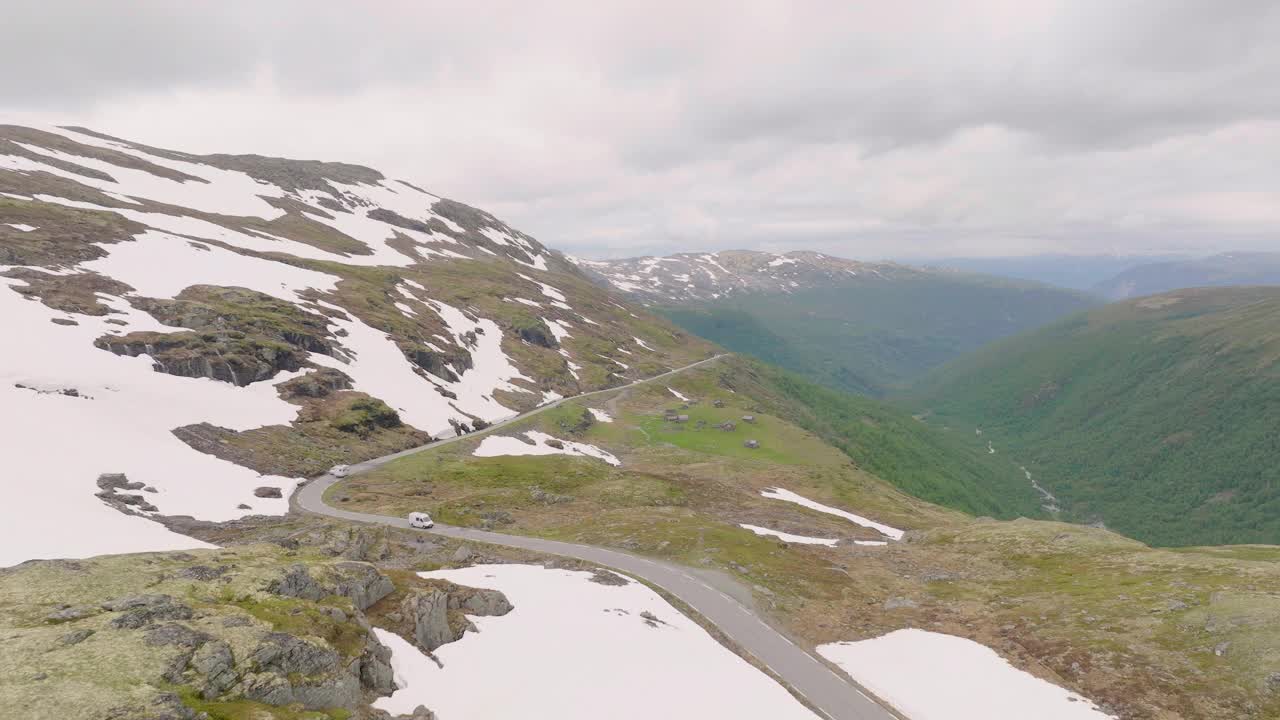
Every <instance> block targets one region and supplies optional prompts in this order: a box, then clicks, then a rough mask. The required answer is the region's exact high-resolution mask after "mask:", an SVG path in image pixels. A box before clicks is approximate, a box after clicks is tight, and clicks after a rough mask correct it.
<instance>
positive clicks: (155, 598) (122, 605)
mask: <svg viewBox="0 0 1280 720" xmlns="http://www.w3.org/2000/svg"><path fill="white" fill-rule="evenodd" d="M170 602H173V598H172V597H170V596H168V595H155V594H148V595H125V596H123V597H118V598H115V599H113V600H107V601H106V602H104V603H102V609H103V610H110V611H112V612H119V611H121V610H132V609H134V608H140V607H148V606H151V605H163V604H165V603H170Z"/></svg>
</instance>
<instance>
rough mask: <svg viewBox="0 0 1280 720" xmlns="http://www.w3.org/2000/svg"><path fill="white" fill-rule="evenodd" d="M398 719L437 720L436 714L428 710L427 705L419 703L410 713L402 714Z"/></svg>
mask: <svg viewBox="0 0 1280 720" xmlns="http://www.w3.org/2000/svg"><path fill="white" fill-rule="evenodd" d="M396 720H436V714H435V713H433V712H431V711H430V710H428V709H427V707H426V706H425V705H419V706H418V707H416V708H414V709H413V712H412V713H410V714H409V715H400V716H399V717H397V718H396Z"/></svg>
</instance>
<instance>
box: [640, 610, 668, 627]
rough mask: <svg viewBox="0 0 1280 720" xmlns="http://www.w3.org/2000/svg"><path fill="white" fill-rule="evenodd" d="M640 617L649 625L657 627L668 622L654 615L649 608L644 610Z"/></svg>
mask: <svg viewBox="0 0 1280 720" xmlns="http://www.w3.org/2000/svg"><path fill="white" fill-rule="evenodd" d="M640 619H641V620H644V624H645V625H648V626H649V627H651V628H656V627H660V626H662V625H666V624H667V623H666V621H664V620H659V619H658V616H657V615H654V614H653V613H651V612H649V611H648V610H644V611H642V612H641V613H640Z"/></svg>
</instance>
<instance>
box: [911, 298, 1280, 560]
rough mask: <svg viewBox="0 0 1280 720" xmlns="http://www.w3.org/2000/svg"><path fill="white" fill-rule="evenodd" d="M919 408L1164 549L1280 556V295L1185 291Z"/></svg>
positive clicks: (1017, 341)
mask: <svg viewBox="0 0 1280 720" xmlns="http://www.w3.org/2000/svg"><path fill="white" fill-rule="evenodd" d="M909 401H910V402H911V403H912V404H913V405H914V406H916V407H918V408H919V409H921V410H922V411H926V410H927V411H928V412H931V413H932V414H931V416H930V417H929V422H930V423H932V424H941V425H948V426H951V427H953V428H960V429H962V430H963V432H965V433H969V434H972V433H973V432H974V429H975V428H976V429H980V430H981V431H982V433H983V436H982V437H983V438H984V442H985V441H990V442H992V443H993V445H994V447H995V448H997V449H998V450H1000V451H1001V452H1005V453H1008V454H1011V455H1014V456H1015V457H1017V458H1018V459H1019V461H1020V462H1023V463H1024V464H1025V465H1026V466H1027V467H1028V468H1029V469H1030V470H1031V471H1032V472H1034V473H1035V475H1036V476H1037V478H1038V481H1039V482H1040V483H1041V484H1042V485H1044V486H1045V487H1046V488H1048V489H1049V490H1050V491H1051V492H1053V493H1054V494H1055V495H1057V496H1058V498H1059V499H1061V500H1062V501H1063V502H1064V503H1065V508H1066V511H1067V513H1068V516H1069V517H1071V518H1073V519H1077V520H1083V521H1094V520H1101V521H1103V522H1105V523H1106V524H1107V526H1108V527H1111V528H1114V529H1116V530H1118V531H1120V532H1122V533H1125V534H1127V535H1130V536H1132V537H1137V538H1139V539H1141V540H1144V541H1147V542H1152V543H1158V544H1164V545H1186V544H1212V543H1227V542H1237V543H1239V542H1263V543H1275V542H1277V541H1280V477H1277V474H1276V473H1277V471H1276V468H1277V467H1280V444H1278V443H1277V441H1276V438H1275V433H1274V418H1275V417H1277V413H1280V288H1223V289H1216V288H1215V289H1197V290H1181V291H1177V292H1173V293H1169V294H1166V295H1159V296H1153V297H1149V298H1143V299H1139V300H1134V301H1128V302H1123V303H1118V304H1116V305H1111V306H1107V307H1104V308H1100V309H1098V310H1094V311H1091V312H1087V313H1084V314H1082V315H1078V316H1075V317H1072V318H1070V319H1068V320H1065V321H1063V322H1060V323H1057V324H1055V325H1053V326H1051V327H1048V328H1045V329H1042V330H1039V331H1036V332H1032V333H1029V334H1026V335H1021V336H1019V337H1016V338H1011V339H1009V340H1006V341H1003V342H1000V343H997V344H995V345H993V346H991V347H989V348H986V349H984V350H983V351H981V352H979V353H976V354H975V355H972V356H970V357H967V358H964V359H962V360H960V361H957V362H955V363H953V364H951V365H949V366H947V367H945V368H943V369H941V370H939V371H938V372H936V373H934V374H933V375H931V376H930V377H929V378H927V380H926V381H925V382H924V383H922V386H921V388H920V389H919V390H918V392H916V393H913V394H912V395H911V396H909Z"/></svg>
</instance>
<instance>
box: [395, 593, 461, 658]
mask: <svg viewBox="0 0 1280 720" xmlns="http://www.w3.org/2000/svg"><path fill="white" fill-rule="evenodd" d="M448 611H449V595H448V594H447V593H445V592H443V591H441V590H429V591H425V592H415V593H413V594H411V595H409V596H408V597H406V598H405V599H404V600H403V601H402V602H401V603H400V613H401V614H402V615H404V616H405V617H406V618H408V619H409V621H410V622H411V624H412V625H413V639H414V642H416V643H417V645H418V647H420V648H422V649H423V650H426V651H427V652H432V651H434V650H435V649H436V648H438V647H440V646H441V645H444V644H446V643H451V642H453V641H454V640H457V639H458V638H459V637H462V634H461V633H457V634H456V635H455V634H454V631H453V629H452V628H450V627H449V612H448Z"/></svg>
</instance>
